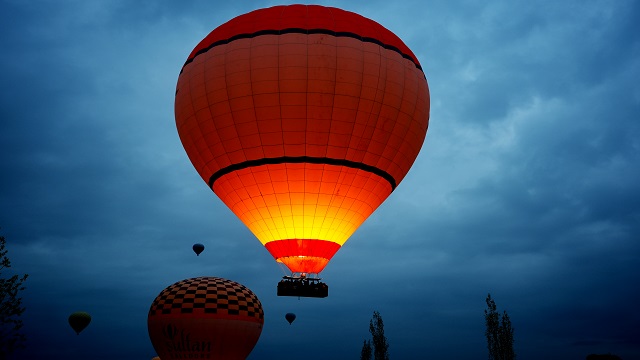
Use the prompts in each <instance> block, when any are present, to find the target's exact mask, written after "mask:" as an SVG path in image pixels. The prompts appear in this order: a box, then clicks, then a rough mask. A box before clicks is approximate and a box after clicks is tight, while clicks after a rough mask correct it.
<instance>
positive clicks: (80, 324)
mask: <svg viewBox="0 0 640 360" xmlns="http://www.w3.org/2000/svg"><path fill="white" fill-rule="evenodd" d="M90 322H91V315H89V313H86V312H84V311H77V312H74V313H73V314H71V315H70V316H69V325H71V327H72V328H73V330H75V332H76V334H78V335H80V332H81V331H82V330H84V329H85V328H86V327H87V326H88V325H89V323H90Z"/></svg>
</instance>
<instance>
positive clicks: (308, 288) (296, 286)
mask: <svg viewBox="0 0 640 360" xmlns="http://www.w3.org/2000/svg"><path fill="white" fill-rule="evenodd" d="M320 280H321V279H320V278H307V277H294V276H283V277H282V280H280V282H278V296H297V297H314V298H326V297H327V296H329V286H327V284H325V283H323V282H321V281H320Z"/></svg>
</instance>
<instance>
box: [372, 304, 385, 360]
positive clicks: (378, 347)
mask: <svg viewBox="0 0 640 360" xmlns="http://www.w3.org/2000/svg"><path fill="white" fill-rule="evenodd" d="M369 332H370V333H371V337H372V340H373V360H389V344H388V343H387V337H386V336H384V323H383V322H382V316H380V313H379V312H377V311H374V312H373V317H372V318H371V320H370V321H369Z"/></svg>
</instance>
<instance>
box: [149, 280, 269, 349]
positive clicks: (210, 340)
mask: <svg viewBox="0 0 640 360" xmlns="http://www.w3.org/2000/svg"><path fill="white" fill-rule="evenodd" d="M263 323H264V313H263V311H262V304H261V303H260V300H258V297H257V296H256V295H255V294H254V293H253V292H252V291H251V290H249V289H248V288H246V287H245V286H244V285H241V284H239V283H237V282H234V281H231V280H227V279H223V278H218V277H197V278H191V279H185V280H182V281H179V282H177V283H175V284H173V285H170V286H169V287H167V288H166V289H164V290H163V291H162V292H160V294H159V295H158V296H157V297H156V298H155V300H154V301H153V303H152V304H151V308H150V309H149V316H148V319H147V326H148V330H149V338H150V339H151V343H152V345H153V347H154V349H155V350H156V353H157V354H158V356H159V357H160V358H161V359H196V358H197V359H228V360H236V359H237V360H240V359H242V360H244V359H245V358H246V357H247V356H248V355H249V353H251V350H253V347H254V346H255V344H256V342H257V341H258V338H259V337H260V334H261V333H262V325H263Z"/></svg>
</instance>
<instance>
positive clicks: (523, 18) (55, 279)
mask: <svg viewBox="0 0 640 360" xmlns="http://www.w3.org/2000/svg"><path fill="white" fill-rule="evenodd" d="M326 4H327V5H333V6H338V7H343V8H346V9H347V10H351V11H356V12H359V13H361V14H363V15H365V16H368V17H371V18H373V19H375V20H376V21H377V22H379V23H381V24H383V25H384V26H386V27H388V28H389V29H391V30H392V31H394V32H396V33H397V34H398V35H399V36H400V37H401V38H402V39H403V40H405V42H406V43H407V44H408V45H409V46H410V47H411V49H412V50H413V51H414V52H415V53H416V55H417V56H418V58H419V60H420V61H421V63H422V65H423V68H424V69H425V74H426V76H427V79H428V81H429V86H430V91H431V100H432V109H431V124H430V128H429V133H428V134H427V139H426V142H425V145H424V147H423V150H422V152H421V154H420V156H419V157H418V160H417V161H416V163H415V165H414V167H413V169H412V170H411V171H410V173H409V174H408V176H407V177H406V178H405V180H404V181H403V182H402V184H400V186H399V187H398V189H397V190H396V191H395V192H394V194H392V196H391V197H390V198H389V199H388V201H386V202H385V203H384V204H383V205H382V206H381V208H380V209H379V210H378V211H376V212H375V213H374V214H373V215H372V216H371V218H370V219H369V220H368V221H366V222H365V224H364V225H363V226H362V227H361V228H360V230H358V231H357V232H356V233H355V234H354V235H353V237H352V239H351V240H350V241H349V242H347V244H346V245H345V246H344V247H343V249H341V251H340V252H338V253H337V254H336V256H335V257H334V259H333V261H332V262H331V264H330V265H329V266H328V267H327V269H326V270H325V271H324V272H323V277H324V278H325V280H326V281H327V282H328V283H329V285H330V296H329V298H327V299H322V300H320V299H301V300H298V299H295V298H291V299H290V298H279V297H276V296H275V284H276V282H277V280H278V279H279V277H280V276H282V275H283V272H282V270H281V269H280V268H279V267H278V266H277V265H276V264H275V262H274V261H273V259H272V258H271V256H270V255H269V254H268V253H267V251H266V250H265V249H264V248H262V247H261V246H260V244H259V242H258V241H257V240H256V239H255V238H254V237H253V235H252V234H251V233H250V232H249V231H248V230H247V229H246V227H244V225H242V224H241V223H240V222H239V220H237V219H236V218H235V216H234V215H233V214H232V213H231V212H230V211H229V210H228V209H226V208H225V207H224V205H223V204H222V203H221V202H220V201H219V200H218V199H217V197H216V196H215V195H214V194H213V193H212V192H211V191H210V190H209V189H208V188H207V186H206V184H205V183H204V181H202V179H200V178H199V177H198V175H197V174H196V172H195V171H194V170H193V168H192V167H191V164H190V163H189V161H188V159H187V157H186V154H185V153H184V150H183V149H182V146H181V144H180V142H179V139H178V137H177V133H176V131H175V124H174V120H173V96H174V92H175V83H176V79H177V75H178V72H179V69H180V67H181V66H182V64H183V63H184V61H185V59H186V56H187V55H188V54H189V52H190V51H191V49H192V48H193V47H194V46H195V45H196V44H197V42H198V41H199V40H200V39H202V37H204V36H205V35H206V34H207V33H208V32H209V31H211V30H212V29H213V28H214V27H215V26H217V25H219V24H221V23H223V22H225V21H227V20H228V19H230V18H232V17H234V16H236V15H239V14H242V13H244V12H247V11H250V10H253V9H255V8H259V7H265V6H270V5H271V4H267V3H261V4H257V3H247V4H224V5H221V4H220V3H214V2H208V1H195V2H187V3H181V2H149V3H145V4H137V3H136V4H134V3H129V2H125V1H113V2H91V1H89V2H73V1H67V2H46V1H36V2H30V3H23V2H18V1H6V2H3V3H2V5H0V20H2V21H0V29H1V30H2V31H0V46H1V47H2V49H3V51H2V55H0V65H1V66H2V68H3V72H2V74H1V75H0V79H1V81H2V89H3V90H2V96H0V116H1V121H0V166H1V176H0V204H2V207H0V226H1V227H2V230H0V231H1V232H2V235H4V236H6V237H7V240H8V241H9V250H10V254H9V255H10V257H11V259H12V262H13V265H14V268H15V270H16V272H28V273H29V274H30V275H31V276H30V278H29V280H28V284H27V286H28V289H27V290H26V292H25V303H26V305H27V312H26V313H25V331H27V333H28V336H29V339H30V340H29V341H30V342H29V348H28V349H27V351H26V352H25V354H27V355H26V356H31V357H40V358H43V357H49V358H50V357H51V356H53V355H52V354H60V356H61V357H65V358H83V357H88V356H92V357H94V358H104V359H107V358H113V357H117V358H122V359H133V358H136V359H139V358H143V359H144V358H151V357H152V356H154V352H153V349H152V348H151V345H150V342H149V339H148V335H147V333H146V314H147V311H148V307H149V305H150V303H151V301H152V300H153V298H154V297H155V296H156V295H157V294H158V293H159V292H160V291H161V290H162V289H163V288H165V287H166V286H168V285H170V284H171V283H173V282H176V281H179V280H182V279H184V278H187V277H192V276H201V275H212V276H222V277H227V278H230V279H233V280H235V281H239V282H241V283H243V284H245V285H247V286H248V287H249V288H251V289H252V290H253V291H254V292H256V294H258V296H259V297H260V299H261V300H262V302H263V305H264V307H265V316H266V323H265V327H264V332H263V334H262V337H261V339H260V342H259V343H258V346H257V347H256V349H255V350H254V352H253V354H252V355H251V357H250V358H252V359H253V358H255V359H264V358H273V357H275V356H278V357H283V358H289V357H291V358H293V357H294V356H293V355H291V356H289V355H288V353H283V351H282V349H283V348H284V347H286V348H287V349H291V350H290V351H291V354H300V353H304V354H305V356H306V358H307V359H310V360H312V359H321V358H354V357H355V358H357V356H358V353H359V351H360V346H361V344H362V340H364V338H365V337H367V336H368V332H367V326H368V321H369V319H370V317H371V313H372V312H373V310H379V311H381V313H382V315H383V318H384V320H385V330H386V333H387V336H388V337H389V342H390V344H391V348H390V351H391V354H392V357H393V358H415V357H416V356H415V355H416V354H429V356H431V357H432V358H439V359H445V358H446V359H449V358H452V357H455V358H460V359H471V358H479V357H482V356H486V348H485V343H484V338H483V331H484V327H483V318H482V314H483V313H482V311H483V309H484V307H485V304H484V298H485V297H486V294H487V292H491V293H492V295H493V296H494V298H495V299H496V301H497V303H498V306H499V307H500V308H501V309H506V310H508V311H509V314H510V315H511V318H512V321H513V322H514V326H515V328H516V352H517V353H518V355H519V358H521V359H532V358H549V359H554V358H558V359H559V358H568V357H571V358H584V356H586V354H589V353H597V352H600V353H607V352H613V353H617V354H618V355H620V356H622V357H623V358H625V359H626V358H633V356H637V355H638V353H639V350H638V349H639V345H638V343H637V337H634V336H633V334H635V332H636V328H637V323H638V321H640V315H639V313H638V311H637V310H636V307H637V306H636V305H635V304H637V303H638V301H640V293H639V292H638V290H637V289H636V287H635V286H634V284H637V283H638V282H640V278H639V275H638V274H640V269H639V263H640V261H639V258H638V257H639V255H638V254H640V248H639V247H640V245H639V244H638V241H637V239H638V234H640V229H639V225H638V224H640V221H639V220H640V187H639V186H638V184H637V179H638V178H640V170H639V169H640V168H638V166H637V164H638V163H640V140H638V139H640V123H639V122H638V120H637V117H638V116H637V114H640V90H639V89H638V85H637V80H636V79H638V78H640V65H638V64H640V62H638V59H639V58H640V40H639V38H638V35H637V34H638V33H640V32H639V31H638V30H639V29H638V27H639V26H638V25H637V21H636V20H637V18H638V16H637V15H638V13H639V10H638V4H636V3H635V2H632V1H627V2H625V1H620V2H616V3H615V4H613V3H608V2H598V1H590V2H586V3H584V2H568V3H567V2H565V3H551V2H542V3H540V2H538V3H532V2H526V3H523V2H517V3H509V2H493V3H491V4H480V3H476V2H472V1H469V2H464V1H462V2H456V3H451V2H448V1H447V2H445V1H434V2H430V3H429V4H425V3H422V2H420V1H413V2H406V3H402V2H382V1H380V2H375V1H374V2H367V3H362V4H360V3H326ZM195 242H201V243H204V244H205V246H206V247H207V248H206V250H205V252H204V253H203V254H202V255H201V256H199V257H195V255H194V254H193V253H192V252H191V245H192V244H193V243H195ZM75 310H86V311H90V312H91V313H92V314H93V315H94V322H93V323H92V325H91V327H90V328H89V329H88V331H86V332H85V333H83V334H82V337H81V338H79V337H78V336H76V335H75V334H74V333H73V332H72V331H71V330H70V329H68V326H67V324H66V317H67V316H68V314H69V313H71V312H72V311H75ZM289 311H294V312H296V313H297V314H298V319H297V320H296V322H295V323H294V325H295V326H289V324H288V323H286V322H285V321H284V319H282V316H283V315H284V313H286V312H289ZM67 336H68V337H67ZM78 339H81V341H80V342H79V341H78ZM309 339H313V343H314V344H318V345H319V346H317V347H314V346H313V345H310V344H309ZM36 344H37V346H35V345H36ZM310 348H312V349H313V351H309V349H310ZM89 354H90V355H89ZM276 354H277V355H276ZM625 355H626V356H625Z"/></svg>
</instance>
